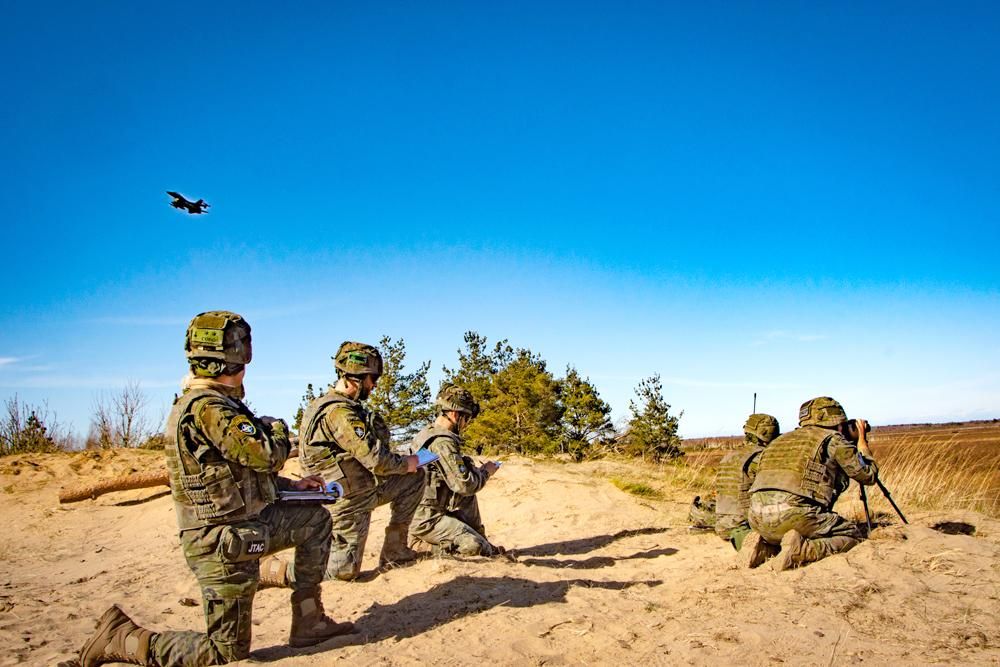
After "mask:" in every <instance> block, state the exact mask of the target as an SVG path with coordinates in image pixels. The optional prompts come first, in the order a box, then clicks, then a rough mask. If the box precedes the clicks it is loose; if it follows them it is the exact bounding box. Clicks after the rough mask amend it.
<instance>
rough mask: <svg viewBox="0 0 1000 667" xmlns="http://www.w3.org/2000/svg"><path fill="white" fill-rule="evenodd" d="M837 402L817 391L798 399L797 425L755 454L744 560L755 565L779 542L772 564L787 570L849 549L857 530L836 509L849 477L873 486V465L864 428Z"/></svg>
mask: <svg viewBox="0 0 1000 667" xmlns="http://www.w3.org/2000/svg"><path fill="white" fill-rule="evenodd" d="M867 430H868V424H867V423H866V422H865V421H864V420H862V419H857V420H848V419H847V414H846V413H845V412H844V408H843V407H842V406H841V405H840V403H838V402H837V401H835V400H833V399H832V398H829V397H827V396H821V397H819V398H814V399H812V400H809V401H806V402H805V403H803V404H802V408H801V409H800V410H799V428H797V429H795V430H794V431H792V432H791V433H786V434H785V435H782V436H781V437H779V438H777V439H776V440H775V441H774V442H772V443H771V444H770V445H769V446H768V447H767V449H765V450H764V453H763V454H761V456H760V466H759V469H758V471H757V478H756V479H755V480H754V483H753V486H752V487H751V489H750V492H751V497H750V514H749V519H750V526H751V527H752V528H753V529H754V531H755V532H753V533H751V534H750V536H748V537H747V538H746V540H745V541H744V543H743V549H744V550H746V551H747V556H746V559H745V560H744V562H743V564H744V565H747V566H749V567H756V566H757V565H760V564H761V563H762V562H763V560H764V559H765V558H766V557H767V552H768V548H767V547H768V545H771V546H772V547H773V546H774V545H778V544H780V545H781V554H780V555H779V556H778V558H776V559H775V562H774V568H775V569H777V570H787V569H789V568H792V567H798V566H800V565H804V564H806V563H811V562H813V561H817V560H820V559H822V558H826V557H827V556H831V555H833V554H836V553H841V552H844V551H847V550H848V549H852V548H853V547H854V546H855V545H857V544H858V542H860V541H861V540H862V539H863V538H864V534H863V532H862V530H861V527H860V526H858V525H857V524H856V523H854V522H853V521H848V520H847V519H845V518H844V517H842V516H840V515H839V514H837V513H836V512H834V511H833V504H834V503H835V502H836V501H837V498H838V497H839V496H840V494H841V493H843V492H844V491H846V490H847V487H848V486H849V485H850V483H851V480H852V479H853V480H856V481H858V482H859V483H861V484H874V483H875V479H876V477H877V475H878V467H877V466H876V465H875V461H874V459H873V457H872V453H871V449H869V448H868V441H867V439H866V438H865V432H866V431H867Z"/></svg>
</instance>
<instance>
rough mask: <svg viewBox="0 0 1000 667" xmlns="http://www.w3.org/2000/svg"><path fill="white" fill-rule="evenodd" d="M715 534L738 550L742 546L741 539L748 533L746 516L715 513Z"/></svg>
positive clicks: (748, 524) (748, 525)
mask: <svg viewBox="0 0 1000 667" xmlns="http://www.w3.org/2000/svg"><path fill="white" fill-rule="evenodd" d="M715 534H716V535H718V536H719V537H721V538H722V539H724V540H725V541H726V542H729V543H730V544H732V545H733V548H734V549H736V550H737V551H739V550H740V549H742V548H743V540H744V539H746V536H747V535H749V534H750V523H749V522H748V521H747V520H746V517H743V516H739V515H733V514H717V515H716V517H715Z"/></svg>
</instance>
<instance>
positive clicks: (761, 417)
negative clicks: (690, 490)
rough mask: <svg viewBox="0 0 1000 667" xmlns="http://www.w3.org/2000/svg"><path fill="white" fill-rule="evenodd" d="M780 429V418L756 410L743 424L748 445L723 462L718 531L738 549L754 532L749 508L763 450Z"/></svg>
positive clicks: (718, 493)
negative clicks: (748, 518)
mask: <svg viewBox="0 0 1000 667" xmlns="http://www.w3.org/2000/svg"><path fill="white" fill-rule="evenodd" d="M779 433H781V429H780V427H779V426H778V420H777V419H775V418H774V417H772V416H771V415H766V414H762V413H756V414H752V415H750V416H749V417H748V418H747V422H746V424H744V425H743V445H744V449H741V450H739V451H736V452H731V453H729V454H727V455H726V456H725V457H724V458H723V459H722V461H721V462H720V463H719V472H718V474H717V475H716V477H715V489H716V500H715V533H716V535H718V536H719V537H721V538H722V539H724V540H726V541H727V542H729V543H730V544H732V545H733V548H735V549H736V550H737V551H739V550H740V549H741V548H742V546H743V540H744V538H746V536H747V535H749V534H750V524H749V523H748V522H747V511H748V510H749V509H750V487H751V485H753V482H754V478H755V477H756V476H757V467H758V466H759V464H760V454H761V452H763V451H764V448H765V447H767V445H768V443H769V442H771V441H772V440H774V439H775V437H777V436H778V434H779Z"/></svg>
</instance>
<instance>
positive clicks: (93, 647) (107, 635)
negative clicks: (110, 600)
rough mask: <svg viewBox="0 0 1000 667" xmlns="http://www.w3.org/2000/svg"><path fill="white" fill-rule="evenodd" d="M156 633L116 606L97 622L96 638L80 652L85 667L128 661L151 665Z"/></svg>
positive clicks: (82, 664)
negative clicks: (152, 642) (142, 626)
mask: <svg viewBox="0 0 1000 667" xmlns="http://www.w3.org/2000/svg"><path fill="white" fill-rule="evenodd" d="M155 636H156V633H155V632H152V631H150V630H147V629H145V628H140V627H139V626H138V625H136V624H135V622H134V621H133V620H132V619H131V618H129V617H128V616H126V615H125V612H124V611H122V609H121V607H119V606H118V605H113V606H112V607H111V608H110V609H108V610H107V611H106V612H104V615H103V616H101V619H100V620H99V621H98V622H97V630H96V631H95V632H94V636H93V637H91V638H90V640H89V641H88V642H87V643H86V644H84V645H83V648H82V649H80V665H81V667H96V665H103V664H104V663H107V662H127V663H130V664H133V665H145V664H148V663H149V644H150V641H151V640H152V639H153V637H155Z"/></svg>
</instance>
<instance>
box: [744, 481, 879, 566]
mask: <svg viewBox="0 0 1000 667" xmlns="http://www.w3.org/2000/svg"><path fill="white" fill-rule="evenodd" d="M749 519H750V526H751V527H752V528H753V529H754V530H756V531H757V532H758V533H760V536H761V537H763V538H764V541H765V542H767V543H768V544H771V545H778V544H781V538H782V536H784V534H785V533H787V532H788V531H790V530H796V531H798V532H799V533H800V534H801V535H802V536H803V537H805V538H806V540H805V543H804V544H803V545H802V560H801V562H802V563H811V562H813V561H817V560H821V559H823V558H826V557H827V556H832V555H833V554H837V553H842V552H844V551H848V550H850V549H853V548H854V547H855V546H857V544H858V543H859V542H861V540H862V539H863V537H864V536H863V534H862V532H861V528H860V527H859V526H858V525H857V524H856V523H854V522H853V521H848V520H847V519H845V518H844V517H842V516H840V515H839V514H837V513H836V512H833V511H831V510H828V509H825V508H823V507H821V506H819V505H816V504H813V503H811V502H809V501H808V500H806V499H805V498H803V497H802V496H797V495H795V494H794V493H786V492H784V491H757V492H756V493H754V494H753V495H752V496H751V497H750V516H749Z"/></svg>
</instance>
